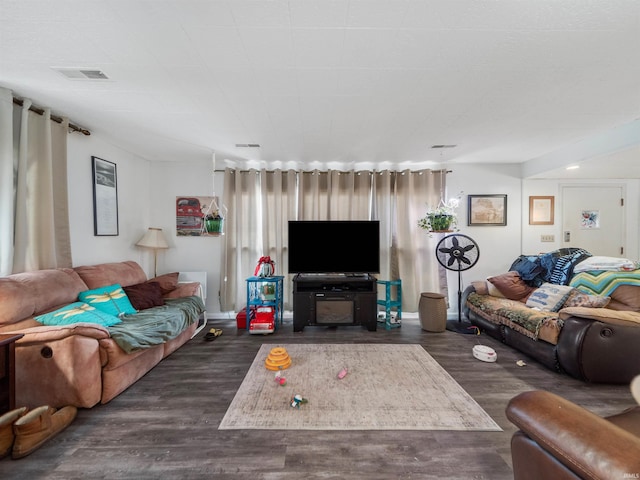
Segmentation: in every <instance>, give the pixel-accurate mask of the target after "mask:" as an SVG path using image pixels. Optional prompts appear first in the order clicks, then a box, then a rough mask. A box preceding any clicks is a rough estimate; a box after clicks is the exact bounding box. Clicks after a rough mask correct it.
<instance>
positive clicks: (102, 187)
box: [91, 157, 118, 236]
mask: <svg viewBox="0 0 640 480" xmlns="http://www.w3.org/2000/svg"><path fill="white" fill-rule="evenodd" d="M91 163H92V172H93V234H94V235H95V236H103V235H105V236H106V235H118V172H117V169H116V164H115V163H112V162H109V161H107V160H103V159H101V158H98V157H91Z"/></svg>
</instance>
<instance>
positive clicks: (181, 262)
mask: <svg viewBox="0 0 640 480" xmlns="http://www.w3.org/2000/svg"><path fill="white" fill-rule="evenodd" d="M150 171H151V175H150V185H151V187H150V197H149V198H150V201H149V206H150V209H151V216H150V223H149V226H152V227H160V228H162V230H163V231H164V233H165V236H166V238H167V242H168V243H169V247H170V248H169V249H168V250H161V251H159V253H158V273H167V272H175V271H183V272H192V271H197V272H207V312H209V313H214V312H219V311H220V299H219V292H220V259H221V258H222V242H223V241H224V238H223V237H222V236H220V237H184V236H180V237H178V236H177V232H176V197H181V196H190V197H200V196H213V195H216V196H218V197H220V201H222V183H223V178H224V177H223V174H222V173H221V172H219V173H216V174H215V176H214V174H213V165H212V162H211V160H203V161H202V162H188V163H183V162H157V163H153V164H152V165H151V169H150Z"/></svg>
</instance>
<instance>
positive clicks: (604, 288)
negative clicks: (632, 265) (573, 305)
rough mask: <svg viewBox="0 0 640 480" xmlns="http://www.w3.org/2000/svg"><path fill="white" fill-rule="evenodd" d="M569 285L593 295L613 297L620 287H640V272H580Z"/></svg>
mask: <svg viewBox="0 0 640 480" xmlns="http://www.w3.org/2000/svg"><path fill="white" fill-rule="evenodd" d="M569 285H571V286H572V287H574V288H577V289H578V290H582V291H583V292H585V293H589V294H591V295H603V296H607V295H611V292H613V291H614V290H615V289H616V288H617V287H618V286H619V285H640V270H631V271H629V272H613V271H604V270H590V271H588V272H580V273H577V274H575V275H574V276H573V278H572V279H571V281H570V282H569Z"/></svg>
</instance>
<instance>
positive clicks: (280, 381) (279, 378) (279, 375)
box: [275, 371, 287, 387]
mask: <svg viewBox="0 0 640 480" xmlns="http://www.w3.org/2000/svg"><path fill="white" fill-rule="evenodd" d="M275 380H276V383H277V384H278V385H280V386H281V387H284V386H285V385H286V384H287V379H286V378H284V377H283V376H282V372H280V371H277V372H276V378H275Z"/></svg>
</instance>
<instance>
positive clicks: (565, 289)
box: [525, 283, 573, 312]
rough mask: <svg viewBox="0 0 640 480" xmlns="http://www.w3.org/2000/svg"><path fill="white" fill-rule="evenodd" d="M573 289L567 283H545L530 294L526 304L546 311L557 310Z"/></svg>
mask: <svg viewBox="0 0 640 480" xmlns="http://www.w3.org/2000/svg"><path fill="white" fill-rule="evenodd" d="M572 290H573V288H572V287H569V286H567V285H555V284H553V283H543V284H542V285H540V286H539V287H538V288H536V289H535V290H534V291H533V292H532V293H531V295H529V298H527V301H526V303H525V304H526V306H527V307H531V308H537V309H538V310H542V311H545V312H557V311H558V310H560V308H562V305H564V302H565V300H566V299H567V297H568V296H569V294H570V293H571V291H572Z"/></svg>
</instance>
